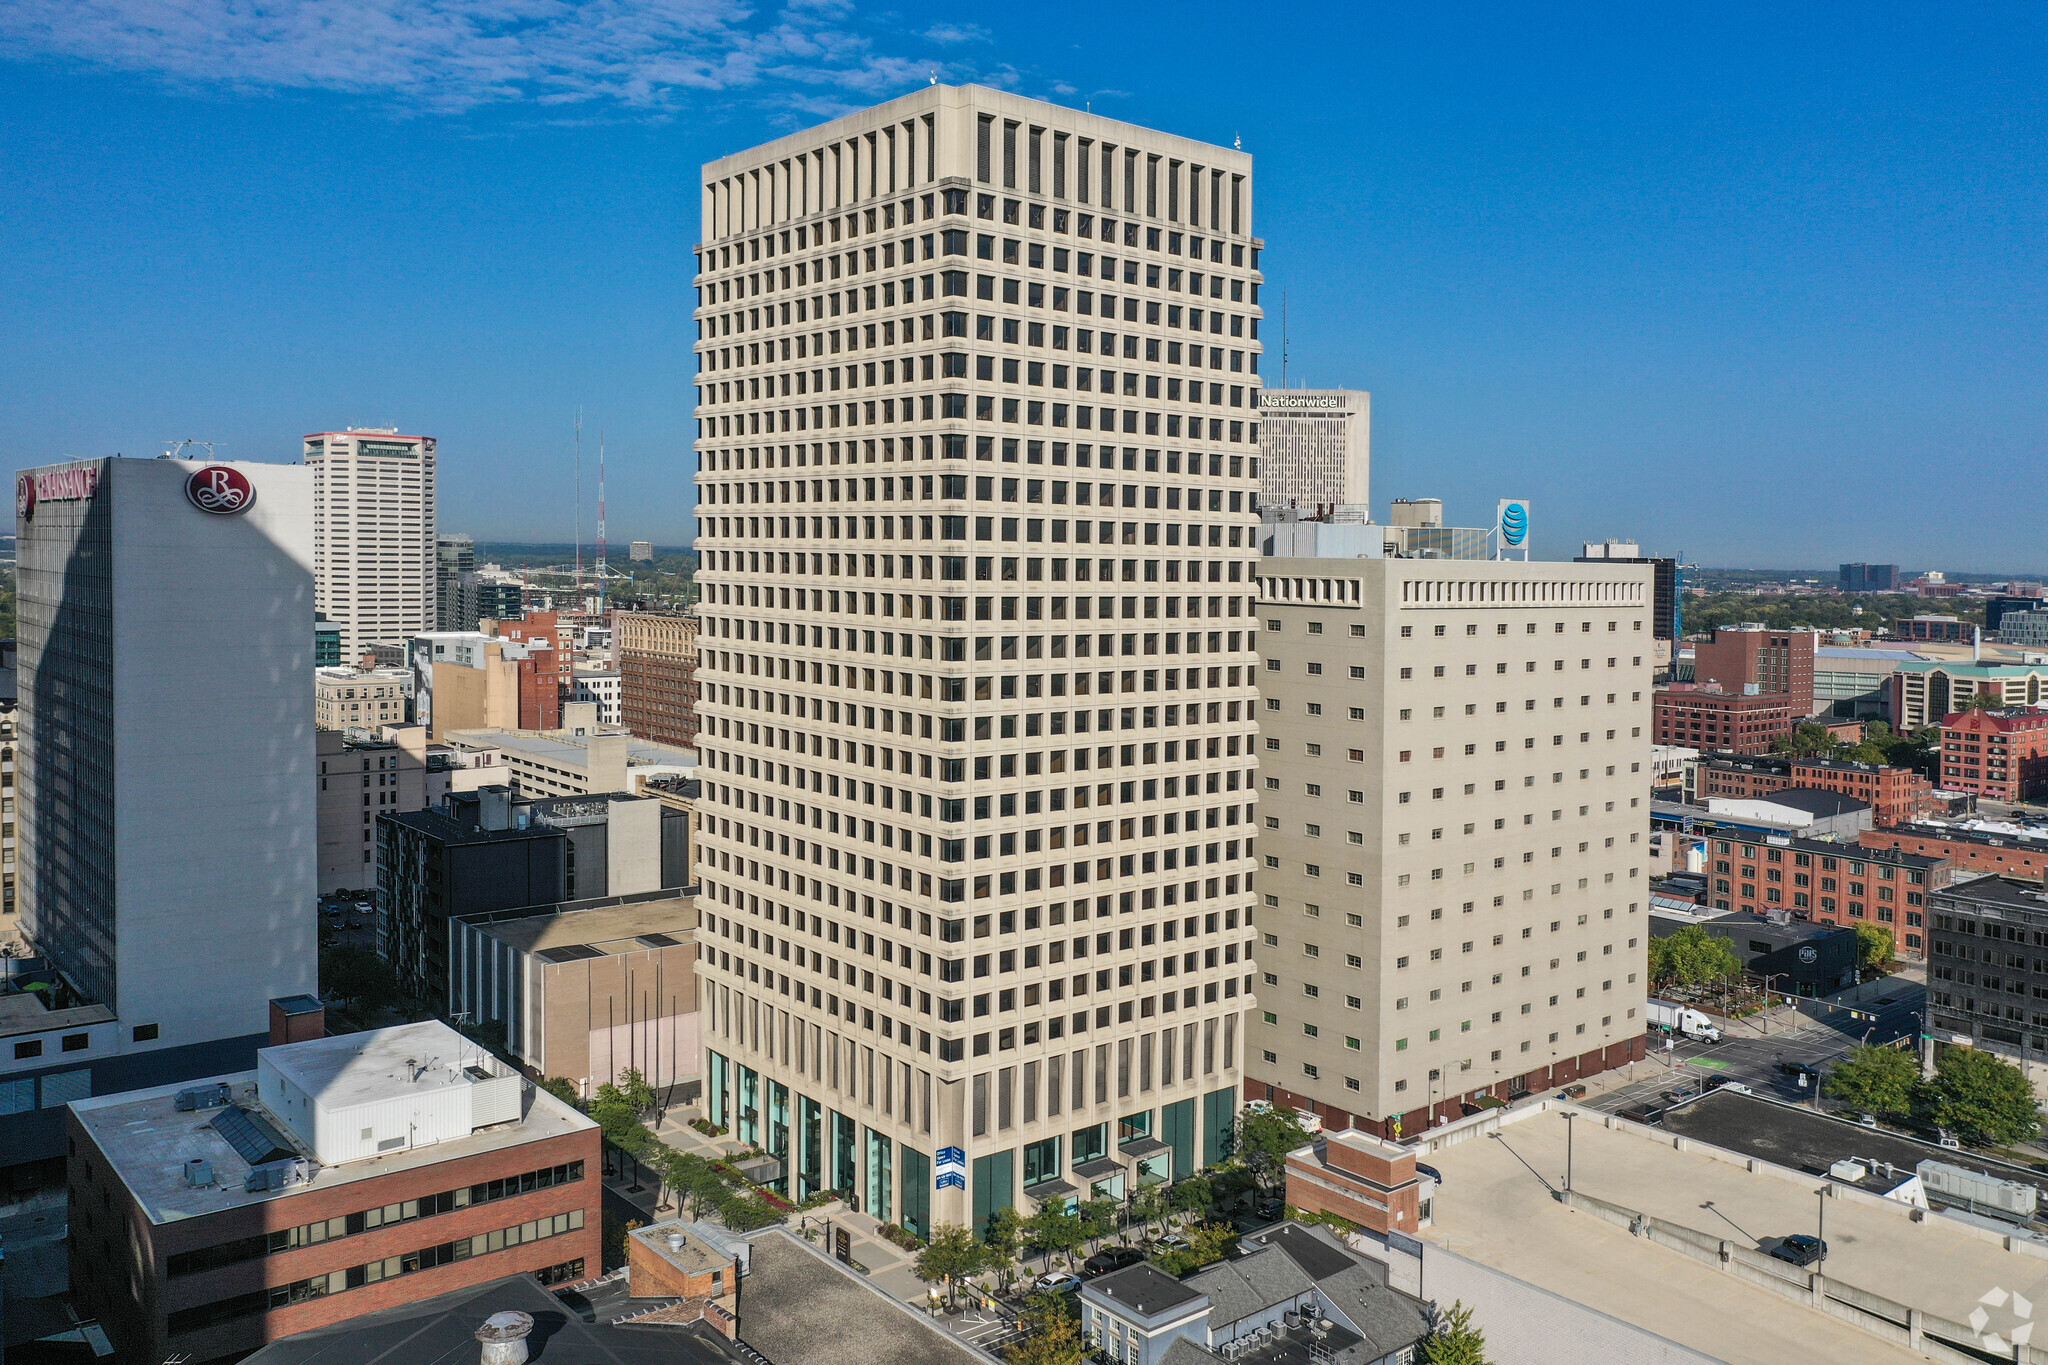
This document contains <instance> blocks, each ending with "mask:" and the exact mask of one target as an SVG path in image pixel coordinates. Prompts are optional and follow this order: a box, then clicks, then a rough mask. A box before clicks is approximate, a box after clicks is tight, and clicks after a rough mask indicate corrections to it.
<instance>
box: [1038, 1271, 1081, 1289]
mask: <svg viewBox="0 0 2048 1365" xmlns="http://www.w3.org/2000/svg"><path fill="white" fill-rule="evenodd" d="M1031 1287H1032V1288H1033V1289H1035V1290H1037V1291H1038V1292H1039V1293H1041V1294H1065V1293H1068V1292H1070V1291H1072V1290H1075V1289H1079V1288H1080V1287H1081V1277H1080V1276H1079V1275H1076V1274H1075V1273H1074V1272H1073V1271H1071V1270H1049V1271H1047V1272H1046V1273H1045V1274H1043V1275H1040V1276H1039V1277H1038V1278H1037V1279H1035V1280H1033V1281H1032V1282H1031Z"/></svg>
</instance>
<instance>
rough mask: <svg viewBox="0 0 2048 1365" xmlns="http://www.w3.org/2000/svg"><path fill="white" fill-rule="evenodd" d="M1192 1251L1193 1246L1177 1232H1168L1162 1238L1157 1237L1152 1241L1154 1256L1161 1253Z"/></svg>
mask: <svg viewBox="0 0 2048 1365" xmlns="http://www.w3.org/2000/svg"><path fill="white" fill-rule="evenodd" d="M1194 1249H1195V1244H1194V1243H1193V1242H1190V1241H1189V1240H1188V1239H1187V1238H1185V1237H1183V1236H1181V1235H1180V1234H1179V1233H1177V1232H1169V1233H1167V1234H1166V1235H1165V1236H1164V1237H1157V1238H1154V1239H1153V1241H1152V1252H1153V1254H1154V1255H1157V1254H1158V1253H1160V1252H1162V1251H1193V1250H1194Z"/></svg>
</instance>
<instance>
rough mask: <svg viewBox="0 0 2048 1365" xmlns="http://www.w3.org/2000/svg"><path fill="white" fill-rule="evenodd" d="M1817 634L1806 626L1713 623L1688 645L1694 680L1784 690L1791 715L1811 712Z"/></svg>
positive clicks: (1747, 690)
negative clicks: (1776, 627)
mask: <svg viewBox="0 0 2048 1365" xmlns="http://www.w3.org/2000/svg"><path fill="white" fill-rule="evenodd" d="M1819 649H1820V636H1819V634H1818V633H1817V632H1815V631H1811V630H1768V629H1766V628H1764V627H1763V626H1760V625H1757V624H1755V623H1753V622H1745V623H1744V624H1742V625H1739V626H1716V627H1715V628H1714V630H1713V633H1712V635H1711V636H1710V637H1709V638H1707V639H1705V640H1702V641H1700V642H1699V643H1698V644H1697V645H1694V646H1693V665H1692V678H1693V681H1694V682H1696V683H1698V684H1699V685H1700V686H1702V687H1719V688H1720V689H1721V690H1722V691H1723V692H1735V693H1741V694H1744V695H1752V694H1756V693H1764V694H1784V695H1785V696H1787V697H1788V698H1789V699H1790V704H1791V707H1792V714H1793V715H1794V717H1795V718H1799V719H1804V718H1805V717H1807V716H1810V715H1812V714H1813V666H1814V661H1815V660H1816V659H1817V658H1818V657H1819V653H1818V651H1819Z"/></svg>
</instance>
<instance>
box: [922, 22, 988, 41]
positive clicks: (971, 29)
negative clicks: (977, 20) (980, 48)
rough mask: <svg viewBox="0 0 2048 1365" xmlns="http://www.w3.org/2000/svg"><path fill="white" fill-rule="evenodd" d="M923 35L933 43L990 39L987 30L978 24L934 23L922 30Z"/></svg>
mask: <svg viewBox="0 0 2048 1365" xmlns="http://www.w3.org/2000/svg"><path fill="white" fill-rule="evenodd" d="M924 37H925V38H926V39H927V40H928V41H931V42H934V43H986V42H989V41H991V38H990V36H989V31H988V30H987V29H985V28H983V27H982V26H981V25H980V24H934V25H932V26H931V27H930V28H928V29H926V30H925V31H924Z"/></svg>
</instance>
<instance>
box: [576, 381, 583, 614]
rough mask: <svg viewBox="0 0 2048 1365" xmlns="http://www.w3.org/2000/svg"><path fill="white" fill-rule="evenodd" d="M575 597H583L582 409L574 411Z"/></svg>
mask: <svg viewBox="0 0 2048 1365" xmlns="http://www.w3.org/2000/svg"><path fill="white" fill-rule="evenodd" d="M576 596H577V597H578V598H581V597H582V596H583V409H582V408H581V407H578V408H577V409H576Z"/></svg>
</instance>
